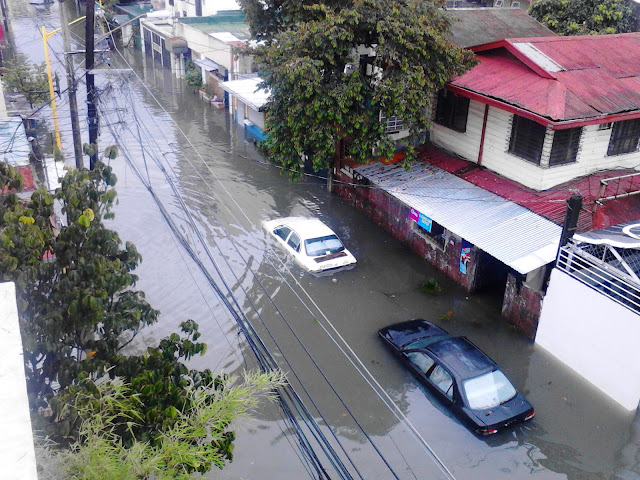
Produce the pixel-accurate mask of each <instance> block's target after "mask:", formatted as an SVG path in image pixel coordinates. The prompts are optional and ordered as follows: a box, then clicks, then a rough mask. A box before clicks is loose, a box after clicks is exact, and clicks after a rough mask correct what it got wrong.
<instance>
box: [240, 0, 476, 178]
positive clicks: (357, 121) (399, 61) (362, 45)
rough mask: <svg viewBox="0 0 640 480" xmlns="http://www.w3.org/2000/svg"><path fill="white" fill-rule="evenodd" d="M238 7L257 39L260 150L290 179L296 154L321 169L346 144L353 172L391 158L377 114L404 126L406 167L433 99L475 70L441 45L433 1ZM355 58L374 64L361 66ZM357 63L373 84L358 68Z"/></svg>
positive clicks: (443, 21) (391, 145)
mask: <svg viewBox="0 0 640 480" xmlns="http://www.w3.org/2000/svg"><path fill="white" fill-rule="evenodd" d="M241 4H242V7H243V9H244V11H245V13H246V14H247V18H248V19H249V22H250V25H251V28H252V31H254V32H255V33H256V36H257V37H258V38H260V39H263V40H264V42H263V43H261V44H259V45H258V46H257V47H255V48H254V49H252V50H251V53H252V54H253V55H254V58H255V60H256V62H257V63H258V64H259V65H260V66H261V70H262V73H263V79H264V85H265V86H266V87H268V88H269V89H270V91H271V101H270V102H269V103H268V104H267V105H266V107H265V112H266V125H265V126H266V132H267V133H268V135H269V137H268V139H267V140H266V141H265V142H264V143H265V147H266V148H267V151H268V153H269V154H270V155H271V157H272V158H273V159H274V160H275V161H277V162H278V163H280V164H282V165H283V166H284V167H286V168H287V169H289V170H290V171H292V172H293V173H292V175H293V176H294V177H295V176H297V175H298V174H299V168H300V165H301V163H302V160H301V158H302V156H301V155H302V154H305V155H307V156H309V158H310V159H311V161H312V163H313V166H314V169H316V170H320V169H323V168H327V167H329V166H330V165H331V164H332V163H333V159H334V157H335V153H336V146H337V144H338V141H340V140H342V139H349V142H350V155H351V157H352V159H353V160H355V161H356V162H358V163H362V162H365V161H367V160H369V159H370V158H371V155H372V152H373V151H374V150H375V151H376V154H377V155H379V156H382V157H389V156H391V155H392V154H393V152H394V149H395V142H394V141H393V140H392V139H391V138H390V137H389V136H388V135H387V134H386V133H385V131H384V125H383V124H382V123H381V122H380V121H379V115H380V114H383V115H384V116H386V117H391V116H398V117H401V118H403V119H404V122H405V125H408V128H409V129H410V137H409V138H407V139H406V145H407V146H406V157H405V158H406V162H410V161H411V160H412V159H413V158H414V157H415V144H416V143H418V142H419V140H420V139H422V138H423V134H424V132H425V131H426V128H427V126H428V118H427V116H426V115H427V114H426V112H427V111H428V107H429V106H430V104H431V99H432V95H431V92H434V91H437V90H438V89H440V88H442V86H443V85H444V84H445V82H447V81H448V80H450V79H451V77H452V75H455V74H461V73H463V72H464V71H465V70H466V69H467V68H470V67H471V66H472V65H473V63H474V60H473V58H472V57H473V55H472V54H471V53H470V52H468V51H465V50H462V49H460V48H458V47H456V46H454V45H452V44H451V43H450V42H449V41H448V40H447V39H446V38H447V37H446V36H447V32H448V28H449V20H448V19H447V17H445V16H444V14H443V12H442V10H441V9H440V4H439V3H437V2H434V1H430V0H410V1H404V2H389V1H388V0H352V1H347V2H332V1H327V2H323V3H316V4H314V5H311V2H297V1H296V2H294V1H293V0H290V1H289V0H287V1H268V2H266V3H265V2H262V1H261V0H242V1H241ZM310 5H311V6H310ZM260 8H262V10H259V9H260ZM260 32H262V33H260ZM358 49H360V50H358ZM358 51H361V52H364V51H366V52H369V51H370V52H375V55H372V56H370V57H367V56H364V57H363V58H362V60H361V59H360V56H359V55H358V54H357V53H356V52H358ZM359 60H361V61H363V62H366V63H368V64H369V67H370V68H369V70H370V71H372V72H374V75H369V74H367V73H366V68H364V66H363V68H362V69H361V68H360V66H358V62H359ZM354 63H355V65H356V67H355V68H354V69H352V70H351V73H345V66H346V65H348V64H354Z"/></svg>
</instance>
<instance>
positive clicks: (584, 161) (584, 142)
mask: <svg viewBox="0 0 640 480" xmlns="http://www.w3.org/2000/svg"><path fill="white" fill-rule="evenodd" d="M484 109H485V105H484V104H482V103H480V102H478V101H475V100H471V101H470V103H469V115H468V118H467V129H466V132H456V131H455V130H452V129H450V128H447V127H443V126H442V125H438V124H437V123H435V122H434V123H433V125H432V127H431V129H430V139H431V141H432V142H433V143H434V144H435V145H437V146H440V147H442V148H445V149H446V150H449V151H451V152H453V153H455V154H456V155H458V156H460V157H461V158H464V159H465V160H469V161H470V162H474V163H477V162H478V157H479V153H480V142H481V138H482V123H483V119H484ZM512 123H513V115H512V114H510V113H508V112H506V111H504V110H500V109H498V108H496V107H489V110H488V115H487V126H486V129H485V138H484V145H483V151H482V158H481V164H482V165H483V166H485V167H486V168H488V169H489V170H493V171H494V172H496V173H499V174H500V175H503V176H505V177H507V178H510V179H511V180H515V181H516V182H518V183H521V184H522V185H525V186H527V187H529V188H533V189H535V190H546V189H548V188H551V187H553V186H555V185H559V184H561V183H564V182H567V181H569V180H572V179H574V178H578V177H582V176H585V175H589V174H591V173H594V172H597V171H601V170H606V169H616V168H634V167H635V166H636V165H638V164H640V152H639V151H636V152H632V153H627V154H624V155H615V156H607V148H608V146H609V139H610V138H611V132H612V129H611V128H609V129H607V130H599V129H598V125H589V126H586V127H583V130H582V137H581V139H580V148H579V151H578V155H577V160H576V162H574V163H570V164H567V165H555V166H548V163H549V155H550V153H551V146H552V143H553V132H552V131H551V130H547V136H546V137H545V143H544V147H543V150H542V159H541V165H536V164H534V163H531V162H528V161H527V160H524V159H522V158H520V157H517V156H515V155H511V154H510V153H509V152H508V150H509V139H510V137H511V125H512Z"/></svg>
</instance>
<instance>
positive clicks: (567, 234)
mask: <svg viewBox="0 0 640 480" xmlns="http://www.w3.org/2000/svg"><path fill="white" fill-rule="evenodd" d="M580 209H582V195H580V194H579V193H574V194H573V195H571V197H570V198H569V200H567V213H566V215H565V217H564V225H563V226H562V235H561V236H560V247H559V248H558V252H559V251H560V248H562V247H564V246H565V245H566V244H567V242H568V241H569V239H570V238H571V237H573V234H574V233H575V231H576V228H577V226H578V217H579V216H580Z"/></svg>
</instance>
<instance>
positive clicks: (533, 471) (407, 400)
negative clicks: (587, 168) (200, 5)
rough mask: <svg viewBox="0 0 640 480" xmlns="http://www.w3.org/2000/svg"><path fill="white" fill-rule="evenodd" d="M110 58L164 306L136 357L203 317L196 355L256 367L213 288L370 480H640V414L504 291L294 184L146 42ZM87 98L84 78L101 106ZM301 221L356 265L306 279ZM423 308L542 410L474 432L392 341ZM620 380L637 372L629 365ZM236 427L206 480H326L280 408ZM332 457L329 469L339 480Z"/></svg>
mask: <svg viewBox="0 0 640 480" xmlns="http://www.w3.org/2000/svg"><path fill="white" fill-rule="evenodd" d="M14 3H15V2H14ZM10 5H11V6H12V7H13V8H11V11H12V14H13V18H12V31H11V32H10V34H12V35H13V40H14V42H15V47H16V48H17V50H18V51H21V52H23V53H27V54H29V55H30V56H31V58H33V59H34V60H35V61H41V60H42V58H43V57H42V51H41V45H42V43H41V37H40V35H39V26H40V25H42V24H44V25H45V26H47V29H48V30H52V29H53V28H56V27H57V26H58V25H59V11H58V4H54V5H50V6H47V7H39V8H40V10H39V11H38V12H36V11H35V7H33V6H30V5H26V4H23V3H20V4H18V3H15V5H14V4H10ZM81 36H82V31H81V30H75V31H74V42H78V43H81ZM50 45H51V48H52V50H53V51H54V58H53V60H52V61H53V63H54V69H56V70H57V71H58V72H59V76H60V78H61V80H62V84H63V88H64V84H65V82H64V77H65V73H64V70H63V69H62V68H61V67H60V63H59V59H60V58H61V54H60V52H61V51H62V48H61V39H59V38H57V37H54V38H52V39H51V40H50ZM105 60H106V61H108V62H109V63H110V64H111V66H113V67H116V68H120V69H122V68H130V69H131V70H132V71H131V73H129V74H114V75H102V76H100V78H99V79H98V78H97V79H96V83H97V84H98V85H99V87H100V89H101V95H100V106H99V113H100V121H101V136H100V145H101V148H104V147H106V146H107V145H109V144H111V143H117V144H118V145H119V147H120V156H119V157H118V158H117V159H116V160H114V161H112V166H113V168H114V169H115V171H116V173H117V175H118V178H119V181H118V185H117V187H116V188H117V191H118V198H119V204H118V206H117V207H116V219H115V220H114V221H113V225H112V226H113V228H115V229H117V230H118V232H119V233H120V236H121V238H122V239H123V240H126V241H132V242H133V243H135V245H136V246H137V248H138V250H139V251H140V252H141V254H142V256H143V262H142V264H141V266H140V267H139V268H138V271H137V273H138V275H139V277H140V281H139V283H138V287H139V288H140V289H142V290H144V291H145V292H146V294H147V298H148V299H149V301H150V303H151V304H152V305H153V306H154V307H155V308H158V309H160V310H161V312H162V315H161V317H160V321H159V322H158V324H157V325H155V326H153V327H151V328H149V329H147V330H145V331H144V332H143V333H142V334H141V335H140V336H139V338H138V342H137V344H136V345H135V346H134V347H133V350H134V351H142V350H143V349H144V347H145V346H146V345H153V344H154V343H156V342H157V341H158V340H159V339H161V338H162V337H163V336H165V335H167V334H169V333H171V332H173V331H175V330H176V329H177V327H178V324H179V322H180V321H182V320H184V319H187V318H192V319H194V320H195V321H197V322H198V323H199V325H200V329H201V332H202V334H203V335H202V341H204V342H206V343H207V344H208V347H209V348H208V350H207V353H206V355H204V356H203V357H199V358H197V359H194V361H193V365H194V366H196V367H199V368H205V367H208V368H211V369H213V370H215V371H224V372H227V373H241V372H242V371H243V370H244V369H255V368H257V364H256V361H255V357H254V355H253V353H252V351H251V349H250V348H249V345H248V344H247V342H246V341H245V339H244V338H243V337H242V335H240V334H239V328H238V326H237V324H236V321H235V320H234V318H233V317H232V315H231V314H230V313H229V311H228V309H227V308H225V306H224V305H223V303H222V302H221V301H220V298H219V297H218V296H217V294H216V292H215V291H214V289H213V288H212V283H214V284H215V285H216V286H218V287H219V288H221V289H222V290H223V291H224V292H228V291H231V292H233V298H234V299H235V300H236V301H237V302H238V305H239V308H240V309H241V310H242V312H243V313H244V314H245V315H246V317H247V319H248V321H249V322H251V325H253V327H254V328H255V329H256V331H257V332H258V333H259V334H260V337H261V339H262V340H263V342H264V343H265V345H266V346H267V347H268V349H269V351H270V352H271V354H272V355H273V357H274V358H275V359H276V361H277V362H278V364H279V365H280V366H281V368H282V369H283V370H284V371H286V372H287V374H288V378H289V379H290V381H291V383H292V385H293V387H294V388H295V389H296V391H297V392H298V394H299V395H300V397H301V398H302V399H303V400H304V402H305V405H306V406H307V407H308V409H309V410H310V411H311V412H312V413H313V415H314V417H315V419H316V421H317V422H318V424H320V425H321V427H322V429H323V431H324V433H325V434H326V435H327V436H329V437H330V438H331V442H332V444H333V446H334V448H335V449H336V450H337V451H338V454H339V456H340V458H341V460H342V461H343V462H344V463H346V464H348V469H349V471H350V472H351V474H352V476H353V478H365V479H393V478H399V479H441V478H456V479H459V480H475V479H483V480H494V479H514V478H515V479H520V478H522V479H526V478H530V477H532V478H533V477H535V478H540V479H563V478H566V479H571V480H578V479H579V480H583V479H585V480H592V479H593V480H595V479H629V478H640V474H639V473H633V471H635V472H640V470H639V469H638V455H639V454H638V450H639V444H640V419H639V418H637V416H636V415H635V413H634V412H627V411H626V410H624V409H623V408H621V407H620V406H619V405H618V404H616V403H615V402H613V401H612V400H610V399H609V398H608V397H607V396H606V395H605V394H603V393H602V392H600V391H599V390H597V389H595V388H594V387H593V386H592V385H590V384H588V383H587V382H585V381H584V380H582V379H581V378H580V377H578V376H577V375H576V374H575V373H574V372H573V371H571V370H569V369H568V368H567V367H565V366H564V365H563V364H561V363H560V362H558V361H557V360H555V359H554V358H553V357H552V356H550V355H549V354H547V353H546V352H545V351H544V350H543V349H541V348H538V347H537V346H536V345H534V344H532V343H531V342H529V341H527V340H526V339H525V338H524V337H523V336H522V335H521V334H519V333H518V332H517V331H515V330H514V329H513V328H512V327H510V326H509V325H508V324H507V323H506V322H505V321H504V320H503V319H501V318H500V305H499V301H498V300H497V299H496V297H494V296H492V295H491V294H485V295H472V296H470V295H468V294H466V293H465V292H464V291H462V290H461V289H459V288H458V287H456V286H455V285H453V284H452V283H451V282H450V281H448V280H447V279H446V278H444V277H443V276H442V275H440V274H439V273H437V272H436V271H435V270H434V269H433V268H431V267H430V266H429V265H428V264H426V263H425V262H423V261H421V260H419V259H417V258H416V257H415V256H414V255H413V254H412V253H411V252H410V251H408V250H407V249H406V248H405V247H404V246H403V245H401V244H400V243H398V242H397V241H395V240H394V239H393V238H392V237H391V236H390V235H389V234H387V233H386V232H385V231H383V230H382V229H381V228H379V227H377V226H376V225H374V224H373V223H372V222H371V221H369V219H368V218H366V217H365V216H364V215H363V214H361V213H360V212H358V211H357V210H355V209H354V208H352V207H350V206H349V205H347V204H345V203H344V202H343V201H342V200H341V199H340V198H338V197H336V196H335V195H332V194H330V193H328V192H327V190H326V186H325V183H324V182H323V180H322V179H319V178H316V177H314V176H308V177H305V178H303V179H302V180H300V181H298V182H294V183H292V182H290V181H289V180H288V178H287V177H286V175H282V174H281V171H280V170H279V169H278V168H277V167H275V166H274V165H272V164H271V163H269V162H268V161H267V160H266V159H265V158H264V157H263V156H262V155H261V154H260V153H259V152H258V151H256V149H255V147H254V145H253V143H252V142H250V141H247V140H245V138H244V136H243V131H242V129H240V128H238V127H237V126H236V125H234V124H233V122H232V119H231V118H230V116H229V114H228V112H226V111H225V110H218V109H215V108H212V107H210V106H208V105H205V104H203V103H201V101H200V100H199V98H198V96H197V95H196V94H194V93H193V92H192V91H191V90H190V89H189V88H188V87H185V86H184V85H183V84H182V83H181V82H180V81H179V80H177V79H175V78H174V77H172V75H171V73H170V72H169V71H168V70H165V69H162V68H161V67H160V66H159V65H158V64H154V63H153V62H152V61H151V59H150V58H149V57H144V56H143V55H142V54H141V52H139V51H134V50H125V51H122V53H120V52H113V53H112V54H110V55H109V57H108V58H105ZM77 65H78V66H79V63H78V64H77ZM103 66H104V68H109V66H108V65H106V64H105V65H103ZM78 68H79V67H78ZM82 95H84V92H83V91H82V87H80V90H79V93H78V99H79V102H78V103H79V104H80V106H81V109H82V110H84V101H83V96H82ZM58 104H59V109H60V110H59V115H60V125H61V134H62V137H63V150H64V152H65V155H66V158H67V163H68V164H73V153H72V146H71V133H70V123H69V121H68V114H67V113H66V112H67V110H65V109H66V108H68V107H67V102H66V101H65V99H64V97H62V98H60V99H59V102H58ZM43 115H44V116H47V115H48V112H47V110H43ZM82 115H83V118H82V120H81V124H82V130H83V141H87V140H86V137H87V133H86V122H85V121H84V114H82ZM162 212H164V215H163V213H162ZM289 215H309V216H314V217H318V218H320V219H322V220H323V221H324V222H325V223H327V224H328V225H329V226H331V227H332V228H333V229H334V230H335V231H336V232H337V233H338V235H339V236H340V237H341V238H342V239H343V241H344V242H345V244H346V245H347V246H348V248H349V249H350V250H351V251H352V252H353V253H354V255H355V256H356V258H357V259H358V264H357V266H356V267H355V268H354V269H352V270H348V271H343V272H337V273H334V274H333V275H330V276H323V277H314V276H311V275H309V274H307V273H305V272H303V271H302V270H301V269H300V268H299V267H297V266H296V264H295V263H293V262H292V260H291V258H288V257H287V256H286V255H285V253H284V252H283V251H281V250H279V249H278V248H277V246H276V245H275V242H273V241H271V240H270V239H269V238H268V237H267V236H266V235H265V234H264V232H263V231H262V228H261V225H260V223H261V221H264V220H267V219H272V218H276V217H281V216H289ZM179 239H180V240H179ZM185 244H186V245H188V247H189V251H187V249H185V247H184V246H185ZM194 259H196V261H194ZM203 272H207V275H205V274H204V273H203ZM430 278H435V279H437V280H438V281H439V282H440V284H441V285H442V286H443V289H444V293H443V294H441V295H438V296H431V295H428V294H425V293H423V292H421V290H420V288H419V286H420V284H421V283H422V282H423V281H424V280H426V279H430ZM227 298H230V297H227ZM568 301H569V299H568ZM417 317H424V318H428V319H432V320H434V321H436V322H437V323H439V324H440V325H442V326H443V327H444V328H445V329H447V330H448V331H449V332H451V333H454V334H462V335H466V336H467V337H469V338H470V339H471V340H472V341H473V342H474V343H476V344H477V345H478V346H479V347H480V348H482V349H483V350H484V351H485V352H486V353H487V354H489V356H491V357H492V358H493V359H494V360H496V361H497V363H498V364H500V365H501V367H502V368H503V370H504V371H505V372H506V374H507V375H508V376H509V377H510V378H511V379H512V381H513V383H514V384H515V386H516V387H517V388H518V389H519V390H520V391H522V392H523V393H525V394H526V395H527V397H528V399H529V400H530V401H531V403H532V404H533V405H534V407H535V409H536V416H535V418H534V419H533V420H532V421H530V422H528V423H526V424H524V425H519V426H517V427H515V428H513V429H511V430H508V431H506V432H503V433H500V434H498V435H495V436H493V437H489V438H486V439H482V438H478V437H476V436H475V435H474V434H472V433H471V432H470V431H469V430H468V429H467V428H466V427H465V426H464V425H462V424H461V423H460V421H459V420H457V419H456V418H455V417H453V416H452V415H451V414H450V413H449V412H448V411H447V410H446V409H444V408H443V406H442V405H440V404H439V403H438V401H437V400H436V399H435V398H434V397H433V396H432V395H431V394H430V393H429V392H427V391H425V390H424V389H423V388H422V387H420V386H419V385H418V383H417V382H416V380H415V379H414V378H413V377H412V376H411V375H410V374H408V373H407V372H406V371H404V370H403V369H402V368H401V366H400V365H399V363H398V362H397V361H396V360H395V359H394V358H393V357H392V356H391V355H390V354H389V352H388V351H386V350H385V349H384V348H383V345H382V344H381V342H380V341H379V340H378V339H377V336H376V331H377V330H378V329H379V328H381V327H383V326H386V325H388V324H391V323H393V322H398V321H402V320H406V319H410V318H417ZM579 321H580V320H579V319H576V322H579ZM603 368H606V359H603ZM612 374H615V375H619V377H620V381H625V380H627V379H625V377H624V374H623V373H622V372H612ZM236 431H237V441H236V448H235V458H234V461H233V462H232V463H231V464H229V465H228V466H227V467H226V468H225V469H224V470H222V471H213V472H211V473H210V474H209V475H208V477H207V478H212V479H213V478H221V479H240V478H242V479H265V478H269V479H271V478H274V479H275V478H277V479H282V480H297V479H300V478H305V477H307V476H309V472H308V470H307V469H306V466H305V463H304V462H303V461H301V457H300V452H299V449H298V444H297V440H296V438H295V436H294V432H292V431H291V429H290V427H289V425H288V424H286V423H285V422H283V420H282V414H281V412H280V410H279V408H278V406H277V405H265V406H263V407H262V408H260V409H258V410H257V411H255V412H254V414H253V416H252V417H251V418H247V419H243V420H242V421H240V422H238V424H237V425H236ZM332 434H333V435H335V437H333V436H331V435H332ZM317 453H318V456H319V458H320V459H321V461H322V462H323V464H324V466H325V468H326V470H327V473H328V475H329V476H330V477H331V478H340V477H339V476H338V475H337V474H335V472H334V466H333V465H332V464H330V463H329V462H328V461H327V460H326V457H324V456H323V455H322V452H321V451H318V452H317ZM447 471H448V472H449V473H446V472H447ZM312 478H313V477H312Z"/></svg>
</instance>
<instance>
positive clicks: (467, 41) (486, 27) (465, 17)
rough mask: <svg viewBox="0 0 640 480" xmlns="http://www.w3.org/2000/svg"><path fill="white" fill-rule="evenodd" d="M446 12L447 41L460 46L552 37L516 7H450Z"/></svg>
mask: <svg viewBox="0 0 640 480" xmlns="http://www.w3.org/2000/svg"><path fill="white" fill-rule="evenodd" d="M446 13H447V16H448V17H450V18H452V19H453V20H454V22H453V25H452V26H451V34H450V36H449V40H451V41H452V42H453V43H455V44H456V45H459V46H461V47H463V48H469V47H475V46H477V45H483V44H486V43H491V42H497V41H498V40H502V39H504V38H514V37H549V36H555V33H553V32H552V31H551V30H549V29H548V28H547V27H545V26H544V25H542V24H541V23H540V22H538V21H537V20H535V19H534V18H533V17H531V16H530V15H527V12H525V11H524V10H521V9H520V8H452V9H448V10H447V11H446Z"/></svg>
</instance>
